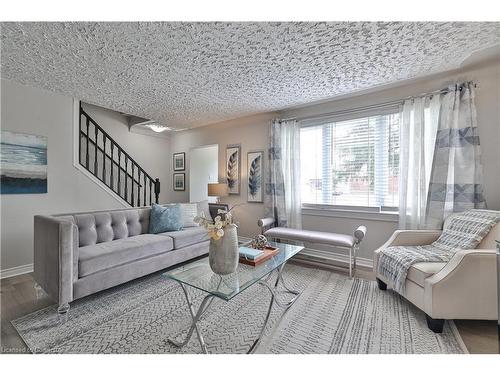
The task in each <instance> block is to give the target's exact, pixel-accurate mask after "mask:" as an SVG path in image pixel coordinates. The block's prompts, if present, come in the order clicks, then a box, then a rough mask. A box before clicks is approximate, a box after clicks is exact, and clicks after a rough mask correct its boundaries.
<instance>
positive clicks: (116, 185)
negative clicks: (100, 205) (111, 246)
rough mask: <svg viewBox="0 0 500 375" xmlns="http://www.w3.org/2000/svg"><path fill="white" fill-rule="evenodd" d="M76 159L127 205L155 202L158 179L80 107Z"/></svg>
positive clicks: (158, 186) (158, 190)
mask: <svg viewBox="0 0 500 375" xmlns="http://www.w3.org/2000/svg"><path fill="white" fill-rule="evenodd" d="M79 162H80V165H82V166H83V167H84V168H85V169H86V170H87V171H89V172H90V173H92V174H93V175H94V176H95V177H97V178H98V179H99V180H100V181H101V182H102V183H104V184H105V185H106V186H107V187H108V188H109V189H111V190H112V191H113V192H114V193H115V194H116V195H118V196H119V197H120V198H121V199H123V201H125V202H126V203H127V204H129V205H130V206H132V207H139V206H147V205H151V204H152V203H153V202H155V203H158V197H159V195H160V181H159V179H158V178H156V179H153V178H152V177H151V176H150V175H149V174H147V173H146V171H144V169H143V168H141V166H140V165H139V164H137V162H136V161H135V160H134V159H132V157H131V156H130V155H129V154H128V153H127V152H126V151H125V150H124V149H123V148H122V147H120V145H119V144H118V143H116V142H115V141H114V140H113V138H111V137H110V136H109V134H108V133H106V131H105V130H104V129H103V128H101V127H100V126H99V125H98V124H97V123H96V122H95V121H94V120H93V119H92V117H90V116H89V115H88V114H87V113H86V112H85V111H84V110H83V108H82V107H80V150H79ZM153 196H154V201H153Z"/></svg>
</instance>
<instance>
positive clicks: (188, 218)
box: [181, 203, 198, 228]
mask: <svg viewBox="0 0 500 375" xmlns="http://www.w3.org/2000/svg"><path fill="white" fill-rule="evenodd" d="M196 216H198V205H197V204H196V203H181V219H182V227H183V228H189V227H197V226H198V224H197V223H195V222H194V218H195V217H196Z"/></svg>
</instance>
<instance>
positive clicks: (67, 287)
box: [34, 215, 78, 305]
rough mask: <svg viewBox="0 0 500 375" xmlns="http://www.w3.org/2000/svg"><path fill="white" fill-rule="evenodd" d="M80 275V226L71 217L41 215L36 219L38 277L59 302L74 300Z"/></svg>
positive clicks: (35, 273) (35, 239)
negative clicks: (68, 218)
mask: <svg viewBox="0 0 500 375" xmlns="http://www.w3.org/2000/svg"><path fill="white" fill-rule="evenodd" d="M77 276H78V227H77V226H76V225H75V224H73V223H72V222H71V221H68V220H62V219H58V218H55V217H52V216H43V215H37V216H35V219H34V277H35V280H36V282H37V283H38V284H40V286H41V287H42V288H43V289H44V290H45V292H47V294H48V295H49V296H50V297H51V298H52V299H54V300H55V301H57V302H58V303H59V305H63V304H66V303H69V302H71V301H72V300H73V281H74V280H75V279H76V278H77Z"/></svg>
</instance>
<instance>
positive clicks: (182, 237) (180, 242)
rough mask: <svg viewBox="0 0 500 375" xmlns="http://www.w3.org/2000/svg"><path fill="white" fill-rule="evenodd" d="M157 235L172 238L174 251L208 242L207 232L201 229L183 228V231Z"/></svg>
mask: <svg viewBox="0 0 500 375" xmlns="http://www.w3.org/2000/svg"><path fill="white" fill-rule="evenodd" d="M158 235H159V236H162V237H170V238H172V239H173V241H174V249H180V248H181V247H186V246H190V245H193V244H195V243H199V242H203V241H207V240H208V232H207V230H206V229H205V228H203V227H190V228H184V229H183V230H178V231H174V232H164V233H159V234H158Z"/></svg>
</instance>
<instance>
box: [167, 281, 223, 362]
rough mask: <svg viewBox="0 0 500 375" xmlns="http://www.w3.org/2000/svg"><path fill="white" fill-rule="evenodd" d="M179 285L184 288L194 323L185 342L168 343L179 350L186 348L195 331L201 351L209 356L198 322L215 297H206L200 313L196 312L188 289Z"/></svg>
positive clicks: (199, 309)
mask: <svg viewBox="0 0 500 375" xmlns="http://www.w3.org/2000/svg"><path fill="white" fill-rule="evenodd" d="M179 284H180V286H181V287H182V290H183V291H184V295H185V296H186V301H187V303H188V306H189V312H190V313H191V319H192V323H191V326H190V327H189V331H188V333H187V335H186V338H185V339H184V341H183V342H177V341H174V340H171V339H168V342H169V343H171V344H172V345H174V346H176V347H178V348H182V347H183V346H185V345H186V344H187V343H188V342H189V340H190V339H191V336H192V335H193V331H194V330H196V335H197V336H198V341H199V342H200V346H201V350H202V351H203V353H205V354H208V350H207V345H206V344H205V340H204V339H203V336H202V334H201V332H200V330H199V328H198V324H197V323H198V320H200V318H201V316H202V315H203V314H204V313H205V312H206V311H207V310H208V307H209V306H210V302H211V301H212V299H213V298H214V296H213V295H211V294H209V295H207V296H205V298H203V301H202V302H201V305H200V307H199V308H198V311H197V312H195V310H194V307H193V303H192V302H191V299H190V298H189V294H188V292H187V290H186V288H185V287H184V285H183V284H182V283H179Z"/></svg>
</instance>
